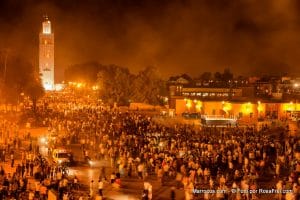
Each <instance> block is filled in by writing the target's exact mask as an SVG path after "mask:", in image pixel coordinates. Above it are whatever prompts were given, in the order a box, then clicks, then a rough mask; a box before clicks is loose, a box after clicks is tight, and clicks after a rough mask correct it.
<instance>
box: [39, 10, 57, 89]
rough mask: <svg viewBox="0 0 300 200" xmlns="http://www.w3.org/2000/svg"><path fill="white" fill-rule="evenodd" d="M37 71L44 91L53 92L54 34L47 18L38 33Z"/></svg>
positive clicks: (45, 17)
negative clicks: (38, 70)
mask: <svg viewBox="0 0 300 200" xmlns="http://www.w3.org/2000/svg"><path fill="white" fill-rule="evenodd" d="M39 69H40V74H41V78H42V84H43V86H44V88H45V90H54V34H53V33H52V31H51V22H50V20H49V19H48V17H47V16H44V21H43V23H42V32H41V33H40V47H39Z"/></svg>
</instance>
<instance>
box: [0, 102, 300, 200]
mask: <svg viewBox="0 0 300 200" xmlns="http://www.w3.org/2000/svg"><path fill="white" fill-rule="evenodd" d="M43 105H44V107H41V108H39V110H38V111H37V112H38V113H39V116H40V117H41V118H42V121H43V125H44V126H47V127H49V131H52V132H58V133H59V135H60V142H61V143H63V144H70V143H80V144H81V147H82V152H83V154H84V156H91V157H93V158H95V159H99V160H101V159H105V160H109V161H110V164H111V168H112V170H111V174H109V175H107V173H106V172H105V168H104V167H102V168H101V169H99V170H100V172H101V173H100V176H99V180H98V191H94V190H93V188H94V180H93V182H91V183H90V196H97V198H98V199H101V198H102V197H103V195H105V190H103V188H104V187H103V185H104V182H106V181H107V182H110V183H111V184H114V185H117V186H122V182H121V180H122V178H124V177H126V178H133V177H138V178H139V179H140V180H141V181H143V182H144V191H143V192H142V195H141V196H142V199H145V200H146V199H147V200H151V199H152V198H153V196H154V195H155V193H153V189H152V187H153V186H152V184H151V183H150V182H151V181H150V179H148V178H149V177H153V176H155V177H156V178H157V180H158V182H159V183H160V184H161V186H166V185H167V186H169V185H172V184H173V183H175V185H174V184H173V185H172V186H174V187H175V188H178V189H183V190H179V192H184V196H185V199H186V200H190V199H197V198H198V197H201V198H204V199H229V198H231V199H236V200H239V199H260V198H261V197H263V196H265V195H269V194H264V193H267V192H270V191H273V192H270V193H272V195H273V196H274V197H276V198H277V199H283V198H285V199H287V200H297V199H299V184H300V176H299V174H300V156H299V152H300V141H299V139H298V138H297V137H292V136H288V134H286V132H287V130H286V129H285V128H282V129H278V130H277V132H275V133H274V130H271V129H270V128H268V127H266V126H265V127H263V129H262V130H260V131H256V130H255V129H254V127H237V126H236V127H223V128H217V127H197V126H191V125H184V124H173V125H172V126H164V125H162V124H160V123H157V121H156V120H155V118H154V117H153V116H150V115H146V114H142V113H137V112H124V111H120V110H119V109H118V108H113V109H107V108H106V107H104V106H103V105H102V104H98V103H84V102H76V100H73V101H70V100H67V99H62V98H59V99H55V100H53V99H52V100H48V101H47V103H46V104H45V102H44V104H43ZM45 105H47V106H45ZM0 126H1V135H3V134H4V135H5V134H7V131H6V130H4V131H3V124H0ZM272 131H273V132H272ZM9 135H11V134H9ZM6 143H7V144H11V145H14V146H17V145H18V141H17V140H16V141H15V140H12V141H11V142H6ZM8 150H9V148H6V149H5V150H4V151H8ZM25 157H26V156H25ZM37 158H38V159H36V160H34V161H28V160H27V159H25V158H24V159H22V163H21V164H20V166H18V167H16V172H15V173H14V174H13V175H11V176H10V175H9V174H6V173H5V172H3V173H2V170H1V173H0V176H1V179H0V184H1V183H2V185H3V187H2V188H6V190H7V191H10V190H14V191H17V190H18V191H19V190H20V191H22V189H23V190H24V189H25V188H26V187H25V186H24V185H26V183H27V182H28V181H27V179H26V178H27V177H28V176H34V175H36V177H35V178H36V180H38V181H37V182H38V183H37V184H39V185H40V186H39V187H36V188H39V190H35V194H36V195H39V196H40V197H41V199H43V198H44V197H45V191H47V189H49V187H50V185H51V187H54V188H56V189H57V191H58V193H59V196H60V199H68V198H69V199H70V197H67V196H66V194H67V193H66V192H69V191H71V190H70V189H66V188H67V185H68V179H67V178H64V175H63V174H62V169H60V168H59V167H57V166H52V165H50V164H49V163H47V162H46V161H45V160H44V159H42V158H41V157H37ZM31 165H33V171H32V170H31V167H30V166H31ZM27 166H29V167H28V168H27ZM23 169H24V170H23ZM24 174H25V175H24ZM75 182H76V181H75ZM95 182H96V181H95ZM170 187H171V186H170ZM174 187H172V189H171V197H170V198H171V199H176V197H175V192H174V191H175V188H174ZM45 188H46V189H45ZM259 189H263V190H259ZM267 189H269V190H267ZM271 189H273V190H271ZM1 191H3V189H2V190H1ZM245 191H248V192H245ZM249 191H257V192H251V193H250V192H249ZM2 193H3V192H2ZM11 193H13V194H15V193H14V192H11ZM6 194H8V193H5V195H6ZM64 194H65V196H64Z"/></svg>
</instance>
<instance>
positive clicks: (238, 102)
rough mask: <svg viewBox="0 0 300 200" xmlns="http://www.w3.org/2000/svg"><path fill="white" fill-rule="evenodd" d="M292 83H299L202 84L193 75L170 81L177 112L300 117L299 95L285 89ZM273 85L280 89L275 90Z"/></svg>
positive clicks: (247, 118) (273, 117) (172, 99)
mask: <svg viewBox="0 0 300 200" xmlns="http://www.w3.org/2000/svg"><path fill="white" fill-rule="evenodd" d="M279 86H280V88H279ZM291 87H298V85H297V83H293V86H291V84H283V83H281V82H280V84H274V83H272V82H263V83H261V82H259V83H257V81H256V82H255V83H254V84H251V83H249V82H247V83H246V84H245V83H242V84H235V85H233V84H230V83H229V84H227V83H225V84H224V83H222V84H206V83H205V84H203V83H202V84H201V85H199V86H198V85H197V84H196V83H195V82H194V83H193V82H192V83H191V81H190V79H189V78H185V77H176V78H173V79H172V80H171V81H169V85H168V88H169V107H170V108H171V109H174V110H175V113H176V115H182V114H185V113H198V114H201V115H206V116H222V117H226V118H236V119H241V120H245V121H249V120H250V119H251V121H252V120H254V119H256V120H259V119H262V118H271V119H282V118H287V119H291V118H297V119H298V118H299V117H300V103H299V102H300V99H299V96H295V97H294V96H293V98H284V97H286V92H285V91H288V90H286V88H291ZM257 88H258V89H257ZM273 88H275V89H276V90H275V91H274V89H273ZM278 88H279V89H278ZM290 90H291V89H290ZM278 94H281V95H278ZM291 94H293V95H296V94H297V93H296V92H292V93H291Z"/></svg>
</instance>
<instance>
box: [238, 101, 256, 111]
mask: <svg viewBox="0 0 300 200" xmlns="http://www.w3.org/2000/svg"><path fill="white" fill-rule="evenodd" d="M241 110H242V113H243V114H250V113H253V105H252V104H251V103H250V102H248V103H244V104H243V105H242V107H241Z"/></svg>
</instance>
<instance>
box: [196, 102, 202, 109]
mask: <svg viewBox="0 0 300 200" xmlns="http://www.w3.org/2000/svg"><path fill="white" fill-rule="evenodd" d="M201 108H202V102H201V101H197V104H196V109H197V110H198V111H200V110H201Z"/></svg>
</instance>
